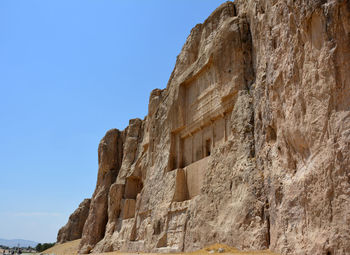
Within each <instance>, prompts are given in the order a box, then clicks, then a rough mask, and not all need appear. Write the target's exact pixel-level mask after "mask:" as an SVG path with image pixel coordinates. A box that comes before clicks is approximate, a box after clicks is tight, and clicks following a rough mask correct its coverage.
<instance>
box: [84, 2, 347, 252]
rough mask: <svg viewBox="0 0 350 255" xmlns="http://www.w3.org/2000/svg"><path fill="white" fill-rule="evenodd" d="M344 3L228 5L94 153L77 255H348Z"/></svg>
mask: <svg viewBox="0 0 350 255" xmlns="http://www.w3.org/2000/svg"><path fill="white" fill-rule="evenodd" d="M349 70H350V2H349V1H347V0H337V1H336V0H294V1H291V0H290V1H289V0H288V1H287V0H259V1H258V0H236V1H235V2H234V3H233V2H227V3H224V4H223V5H221V6H220V7H219V8H218V9H217V10H215V11H214V12H213V13H212V14H211V15H210V17H209V18H208V19H207V20H206V21H205V22H204V23H203V24H199V25H197V26H196V27H195V28H193V29H192V31H191V34H190V35H189V37H188V38H187V41H186V43H185V45H184V47H183V49H182V51H181V53H180V54H179V56H178V58H177V61H176V65H175V68H174V71H173V73H172V75H171V77H170V79H169V82H168V84H167V87H166V88H165V89H164V90H159V89H156V90H154V91H153V92H152V93H151V96H150V100H149V106H148V115H147V116H146V118H145V119H144V120H140V119H135V120H131V121H130V125H129V126H128V127H127V128H126V129H125V130H124V131H118V130H111V131H108V132H107V134H106V136H105V137H104V138H103V139H102V141H101V143H100V146H99V171H98V181H97V185H96V190H95V192H94V194H93V197H92V199H91V204H90V209H89V215H88V217H87V220H86V222H85V226H84V230H83V233H82V241H81V244H80V252H81V253H89V252H102V251H112V250H122V251H155V252H169V251H189V250H194V249H197V248H201V247H203V246H204V245H207V244H209V243H216V242H221V243H226V244H228V245H233V246H236V247H238V248H240V249H265V248H270V249H272V250H274V251H277V252H280V253H283V254H348V253H350V230H349V228H348V226H349V224H350V181H349V180H350V169H349V166H350V162H349V158H350V157H349V155H350V153H349V149H350V72H349Z"/></svg>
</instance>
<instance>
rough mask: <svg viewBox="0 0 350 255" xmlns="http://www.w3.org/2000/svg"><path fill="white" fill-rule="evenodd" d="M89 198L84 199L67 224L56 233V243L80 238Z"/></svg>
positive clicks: (87, 211) (88, 207) (86, 215)
mask: <svg viewBox="0 0 350 255" xmlns="http://www.w3.org/2000/svg"><path fill="white" fill-rule="evenodd" d="M90 202H91V199H84V201H83V202H81V203H80V205H79V207H78V209H76V210H75V211H74V212H73V213H72V214H71V215H70V216H69V220H68V222H67V224H66V225H65V226H63V227H62V228H61V229H60V230H59V231H58V234H57V243H65V242H68V241H73V240H77V239H80V238H81V235H82V233H83V228H84V224H85V221H86V219H87V217H88V215H89V210H90Z"/></svg>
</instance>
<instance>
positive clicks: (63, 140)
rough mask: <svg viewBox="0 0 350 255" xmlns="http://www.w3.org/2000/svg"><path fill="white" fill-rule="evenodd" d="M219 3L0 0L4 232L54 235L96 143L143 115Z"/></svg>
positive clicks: (39, 237)
mask: <svg viewBox="0 0 350 255" xmlns="http://www.w3.org/2000/svg"><path fill="white" fill-rule="evenodd" d="M223 2H225V1H224V0H220V1H219V0H176V1H174V0H158V1H156V0H148V1H145V0H133V1H130V0H123V1H122V0H113V1H112V0H94V1H91V0H74V1H72V0H50V1H45V0H41V1H38V0H19V1H17V0H1V1H0V173H1V175H0V177H1V179H0V180H1V185H0V238H6V239H14V238H22V239H28V240H33V241H38V242H53V241H55V240H56V235H57V231H58V229H59V228H60V227H61V226H63V225H64V224H65V223H66V222H67V220H68V217H69V215H70V214H71V213H72V212H73V211H74V210H75V209H76V208H77V206H78V204H79V203H80V202H81V201H82V200H83V199H84V198H87V197H91V195H92V193H93V190H94V188H95V184H96V176H97V147H98V143H99V141H100V139H101V138H102V137H103V135H104V134H105V132H106V131H107V130H108V129H111V128H119V129H124V128H125V127H126V126H127V124H128V120H129V119H131V118H136V117H139V118H144V116H145V115H146V114H147V105H148V97H149V94H150V92H151V90H152V89H154V88H164V87H165V86H166V83H167V81H168V79H169V76H170V74H171V71H172V69H173V67H174V64H175V60H176V56H177V55H178V54H179V53H180V50H181V48H182V45H183V44H184V42H185V40H186V38H187V36H188V35H189V33H190V30H191V28H192V27H194V26H195V25H196V24H197V23H201V22H203V21H204V20H205V18H206V17H208V16H209V15H210V13H211V12H212V11H213V10H214V9H215V8H216V7H218V6H219V5H220V4H221V3H223Z"/></svg>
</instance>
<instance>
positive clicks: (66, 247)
mask: <svg viewBox="0 0 350 255" xmlns="http://www.w3.org/2000/svg"><path fill="white" fill-rule="evenodd" d="M79 242H80V239H79V240H75V241H72V242H67V243H64V244H56V245H55V246H54V247H52V248H50V249H47V250H46V251H44V252H42V253H43V254H55V255H74V254H77V253H78V246H79ZM219 248H223V249H224V252H223V253H219V252H218V249H219ZM210 251H214V253H210ZM122 254H125V255H135V254H144V255H159V254H160V253H137V252H134V253H132V252H130V253H126V252H107V253H99V255H122ZM167 254H169V253H167ZM175 254H177V255H182V254H183V255H185V254H186V255H211V254H224V255H231V254H232V255H278V254H277V253H273V252H271V251H268V250H265V251H240V250H238V249H236V248H233V247H229V246H227V245H224V244H214V245H210V246H208V247H206V248H204V249H202V250H199V251H194V252H187V253H175ZM96 255H97V254H96Z"/></svg>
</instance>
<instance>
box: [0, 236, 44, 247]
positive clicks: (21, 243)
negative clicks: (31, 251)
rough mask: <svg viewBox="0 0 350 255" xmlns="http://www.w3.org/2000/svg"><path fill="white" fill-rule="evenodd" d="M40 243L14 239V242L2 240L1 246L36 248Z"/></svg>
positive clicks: (0, 240) (0, 241)
mask: <svg viewBox="0 0 350 255" xmlns="http://www.w3.org/2000/svg"><path fill="white" fill-rule="evenodd" d="M37 244H38V243H37V242H34V241H29V240H23V239H12V240H6V239H1V238H0V245H4V246H8V247H16V246H19V247H28V246H31V247H35V246H36V245H37Z"/></svg>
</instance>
